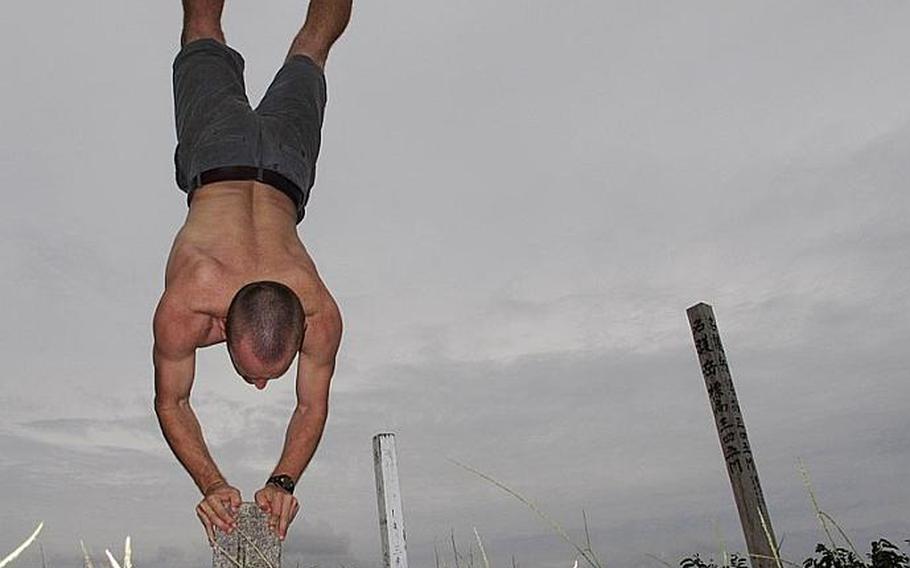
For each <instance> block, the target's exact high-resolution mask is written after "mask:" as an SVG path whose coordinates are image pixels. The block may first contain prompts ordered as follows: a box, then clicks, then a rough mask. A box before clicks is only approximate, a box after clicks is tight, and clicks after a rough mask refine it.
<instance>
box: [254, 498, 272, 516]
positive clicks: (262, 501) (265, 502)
mask: <svg viewBox="0 0 910 568" xmlns="http://www.w3.org/2000/svg"><path fill="white" fill-rule="evenodd" d="M256 503H258V504H259V509H260V510H262V511H265V512H266V513H268V512H269V499H268V497H266V496H265V493H256Z"/></svg>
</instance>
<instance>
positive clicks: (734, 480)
mask: <svg viewBox="0 0 910 568" xmlns="http://www.w3.org/2000/svg"><path fill="white" fill-rule="evenodd" d="M686 315H687V316H688V317H689V326H690V327H691V328H692V338H693V339H694V340H695V351H696V353H697V354H698V363H699V365H700V366H701V372H702V375H703V376H704V378H705V386H706V387H707V389H708V400H709V401H710V403H711V410H712V411H713V412H714V423H715V425H716V426H717V435H718V437H719V438H720V446H721V449H722V451H723V455H724V461H725V462H726V464H727V474H728V475H729V476H730V485H732V486H733V497H734V499H735V500H736V508H737V510H738V511H739V519H740V522H741V523H742V527H743V533H744V535H745V537H746V546H747V547H748V548H749V556H750V558H751V559H752V566H753V567H755V568H774V567H775V565H776V562H775V559H776V558H777V550H776V549H777V546H778V545H777V540H776V539H775V537H774V530H773V529H772V528H771V519H770V518H769V517H768V507H767V505H766V504H765V498H764V495H763V494H762V490H761V484H760V483H759V481H758V467H757V466H756V464H755V459H754V456H753V454H752V448H751V447H750V446H749V438H748V436H746V425H745V423H744V422H743V416H742V411H741V410H740V407H739V402H738V400H737V398H736V391H735V390H734V388H733V378H732V377H731V376H730V367H729V365H728V363H727V355H726V353H725V352H724V347H723V344H722V343H721V341H720V333H719V332H718V329H717V320H715V319H714V310H713V309H712V308H711V306H709V305H708V304H703V303H702V304H696V305H694V306H692V307H691V308H689V309H688V310H686ZM772 543H773V545H772ZM772 546H773V548H772Z"/></svg>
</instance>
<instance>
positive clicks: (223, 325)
mask: <svg viewBox="0 0 910 568" xmlns="http://www.w3.org/2000/svg"><path fill="white" fill-rule="evenodd" d="M215 322H216V325H217V326H218V330H219V331H220V332H221V336H222V337H225V338H226V337H227V318H217V319H216V320H215Z"/></svg>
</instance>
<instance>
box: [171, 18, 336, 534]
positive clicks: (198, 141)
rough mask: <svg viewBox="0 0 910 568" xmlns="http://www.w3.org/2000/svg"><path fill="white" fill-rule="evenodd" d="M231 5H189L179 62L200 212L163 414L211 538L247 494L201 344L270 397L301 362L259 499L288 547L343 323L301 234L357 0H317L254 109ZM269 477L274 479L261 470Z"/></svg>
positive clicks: (174, 266) (188, 155)
mask: <svg viewBox="0 0 910 568" xmlns="http://www.w3.org/2000/svg"><path fill="white" fill-rule="evenodd" d="M223 2H224V0H183V7H184V23H183V33H182V35H181V49H180V52H179V53H178V54H177V56H176V58H175V59H174V64H173V71H174V104H175V115H176V126H177V148H176V151H175V153H174V160H175V166H176V178H177V185H178V186H179V187H180V189H182V190H184V191H185V192H186V193H187V200H188V203H189V211H188V214H187V218H186V221H185V223H184V225H183V227H182V228H181V229H180V231H179V232H178V233H177V237H176V238H175V240H174V244H173V247H172V248H171V252H170V257H169V258H168V262H167V270H166V274H165V290H164V293H163V294H162V296H161V300H160V302H159V303H158V308H157V310H156V311H155V318H154V334H155V346H154V350H153V360H154V366H155V412H156V414H157V416H158V421H159V424H160V425H161V430H162V432H163V434H164V437H165V438H166V440H167V442H168V444H169V445H170V447H171V450H173V452H174V454H175V455H176V457H177V459H178V460H179V461H180V463H181V464H182V465H183V467H184V468H185V469H186V470H187V472H188V473H189V474H190V476H191V477H192V478H193V481H194V482H195V483H196V486H197V487H198V488H199V490H200V492H201V493H202V496H203V498H202V500H201V501H200V502H199V504H198V505H197V506H196V514H197V515H198V517H199V520H200V521H201V522H202V524H203V525H204V527H205V530H206V533H207V534H208V537H209V539H210V540H213V539H214V528H215V527H217V528H218V529H220V530H222V531H224V532H231V531H232V530H233V529H234V528H235V526H236V525H235V517H236V511H237V508H238V507H239V506H240V503H241V496H240V492H239V491H238V490H237V489H236V488H235V487H232V486H231V485H230V483H228V481H227V480H226V479H225V477H224V476H223V475H222V474H221V472H220V471H219V469H218V467H217V466H216V465H215V462H214V460H212V456H211V455H210V454H209V452H208V449H207V448H206V444H205V441H204V439H203V436H202V430H201V429H200V427H199V422H198V421H197V420H196V416H195V414H194V413H193V409H192V408H191V407H190V390H191V388H192V386H193V378H194V375H195V360H196V359H195V353H196V349H199V348H201V347H208V346H210V345H214V344H216V343H221V342H225V343H226V346H227V351H228V354H229V356H230V359H231V362H232V364H233V365H234V368H235V369H236V371H237V373H238V374H239V375H240V376H241V377H242V378H243V380H244V381H246V382H247V383H249V384H250V385H251V386H254V387H255V388H257V389H264V388H266V386H267V385H268V382H269V381H270V380H274V379H277V378H279V377H281V376H282V375H283V374H284V373H285V372H286V371H287V370H288V368H289V367H290V365H291V363H292V362H293V360H294V358H295V357H297V356H298V354H299V358H298V363H297V373H296V378H297V381H296V393H297V401H296V406H295V407H294V410H293V413H292V415H291V418H290V423H289V424H288V428H287V435H286V437H285V442H284V449H283V451H282V454H281V458H280V459H279V461H278V464H277V465H276V466H275V469H274V470H273V471H272V475H271V476H270V477H269V478H268V481H265V482H264V485H263V487H262V489H259V490H258V491H257V492H256V495H255V500H256V503H257V504H258V505H259V506H260V507H261V509H262V510H263V511H266V512H267V513H268V515H269V519H270V521H269V525H270V527H271V528H272V530H274V531H275V532H276V533H277V534H278V536H279V537H280V538H281V539H284V537H285V536H286V534H287V527H288V524H289V523H290V522H291V521H292V520H293V519H294V516H295V515H296V514H297V510H298V507H299V504H298V501H297V499H296V498H295V497H294V496H293V490H294V486H295V484H296V482H297V480H298V479H299V478H300V476H301V474H302V473H303V471H304V469H305V468H306V466H307V464H308V463H309V461H310V458H312V456H313V453H314V452H315V450H316V447H317V445H318V444H319V440H320V438H321V436H322V431H323V427H324V425H325V420H326V416H327V414H328V398H329V383H330V380H331V377H332V373H333V372H334V368H335V356H336V354H337V352H338V345H339V343H340V340H341V315H340V312H339V310H338V306H337V305H336V303H335V301H334V299H333V298H332V295H331V294H330V293H329V291H328V289H327V288H326V286H325V284H324V283H323V281H322V280H321V278H320V277H319V274H318V273H317V271H316V266H315V265H314V263H313V260H312V259H311V258H310V256H309V254H307V250H306V248H305V247H304V246H303V243H302V242H301V241H300V239H299V237H298V235H297V228H296V227H297V224H298V223H299V222H300V221H301V220H302V219H303V216H304V207H305V205H306V202H307V198H308V197H309V191H310V188H311V187H312V185H313V181H314V179H315V166H316V157H317V155H318V152H319V144H320V132H321V128H322V116H323V109H324V107H325V102H326V85H325V78H324V74H323V69H324V67H325V62H326V58H327V57H328V53H329V49H330V48H331V46H332V44H333V43H334V42H335V40H336V39H337V38H338V37H339V36H340V35H341V33H342V32H343V31H344V28H345V27H346V25H347V23H348V20H349V18H350V13H351V0H312V1H311V2H310V5H309V8H308V11H307V18H306V22H305V23H304V25H303V27H302V29H301V30H300V31H299V33H298V34H297V35H296V37H295V38H294V40H293V42H292V44H291V48H290V50H289V52H288V54H287V57H286V59H285V60H284V62H283V65H282V67H281V69H280V70H279V71H278V74H277V75H276V76H275V79H274V80H273V82H272V84H271V85H270V87H269V89H268V91H267V92H266V94H265V96H264V97H263V99H262V102H261V103H260V104H259V105H258V106H257V107H256V109H255V110H254V109H251V108H250V105H249V102H248V100H247V97H246V92H245V86H244V82H243V68H244V61H243V58H242V57H241V55H240V54H239V53H238V52H236V51H235V50H233V49H232V48H230V47H228V46H227V45H226V44H225V40H224V34H223V33H222V30H221V12H222V7H223ZM263 477H266V476H265V475H263Z"/></svg>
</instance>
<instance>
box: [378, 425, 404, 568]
mask: <svg viewBox="0 0 910 568" xmlns="http://www.w3.org/2000/svg"><path fill="white" fill-rule="evenodd" d="M373 466H374V468H375V472H376V497H377V499H378V502H379V538H380V540H381V541H382V562H383V563H382V566H383V568H408V553H407V547H406V545H405V534H404V515H403V514H402V512H401V488H400V486H399V484H398V453H397V452H396V451H395V434H391V433H381V434H376V435H375V436H373Z"/></svg>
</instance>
